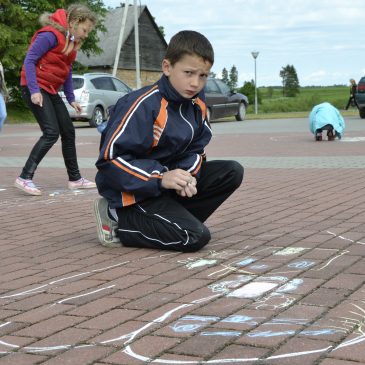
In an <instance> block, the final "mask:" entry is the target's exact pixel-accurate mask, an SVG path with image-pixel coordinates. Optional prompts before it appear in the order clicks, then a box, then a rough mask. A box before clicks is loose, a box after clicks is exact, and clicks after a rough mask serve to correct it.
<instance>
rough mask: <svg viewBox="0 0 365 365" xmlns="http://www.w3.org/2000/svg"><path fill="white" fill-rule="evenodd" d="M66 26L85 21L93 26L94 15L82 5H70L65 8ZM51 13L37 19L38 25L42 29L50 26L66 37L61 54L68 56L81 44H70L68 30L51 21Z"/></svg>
mask: <svg viewBox="0 0 365 365" xmlns="http://www.w3.org/2000/svg"><path fill="white" fill-rule="evenodd" d="M66 13H67V24H68V25H70V23H71V22H75V24H76V25H77V24H79V23H82V22H84V21H86V20H89V21H90V22H91V23H92V24H93V25H94V26H95V24H96V22H97V17H96V15H95V14H94V13H93V12H92V11H91V10H90V9H89V8H88V7H87V6H86V5H84V4H71V5H70V6H69V7H68V8H67V11H66ZM51 15H52V14H51V13H44V14H42V15H41V16H40V17H39V23H40V24H41V26H42V27H44V26H46V25H50V26H52V27H53V28H56V29H57V30H58V31H60V32H61V33H63V34H64V35H65V37H66V44H65V47H64V49H63V50H62V52H63V53H65V54H66V55H68V54H69V53H70V52H71V51H72V50H74V49H75V50H78V49H80V47H81V42H77V43H76V44H75V42H70V37H69V35H70V33H69V29H68V28H67V29H66V28H64V27H63V26H62V25H61V24H59V23H57V22H55V21H53V20H52V19H51V17H50V16H51Z"/></svg>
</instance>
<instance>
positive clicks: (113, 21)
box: [77, 5, 167, 67]
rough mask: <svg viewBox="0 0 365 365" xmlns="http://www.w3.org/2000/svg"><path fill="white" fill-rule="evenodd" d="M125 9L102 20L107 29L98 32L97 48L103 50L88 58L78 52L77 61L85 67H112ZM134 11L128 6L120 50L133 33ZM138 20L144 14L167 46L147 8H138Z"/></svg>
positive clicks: (133, 8) (117, 9)
mask: <svg viewBox="0 0 365 365" xmlns="http://www.w3.org/2000/svg"><path fill="white" fill-rule="evenodd" d="M125 9H126V7H125V6H122V7H119V8H116V9H113V10H110V11H108V13H107V14H106V16H105V18H104V26H105V28H106V29H107V30H106V32H105V33H103V32H101V31H98V34H97V35H98V37H99V42H98V45H99V47H100V48H101V49H102V50H103V52H102V53H100V54H99V55H95V54H93V55H91V56H90V57H88V56H87V55H86V54H85V53H83V52H82V51H80V52H78V55H77V61H79V62H80V63H82V64H84V65H87V66H110V67H112V66H113V65H114V61H115V53H116V50H117V47H118V40H119V35H120V30H121V27H122V19H123V13H124V11H125ZM134 11H135V7H134V6H133V5H129V7H128V13H127V19H126V24H125V29H124V33H123V40H122V49H123V44H124V43H125V42H126V40H127V39H128V37H129V36H130V34H131V33H132V32H133V31H134ZM137 11H138V19H139V18H140V17H141V15H142V14H143V13H146V14H147V16H148V17H149V18H150V20H151V24H152V26H153V28H154V29H155V30H156V33H158V34H159V37H160V38H161V41H162V42H163V43H164V44H165V45H166V46H167V43H166V41H165V39H164V37H163V36H162V34H161V32H160V30H159V28H158V26H157V24H156V23H155V21H154V19H153V17H152V15H151V13H150V12H149V10H148V8H147V6H145V5H143V6H138V7H137Z"/></svg>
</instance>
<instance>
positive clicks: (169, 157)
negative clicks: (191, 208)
mask: <svg viewBox="0 0 365 365" xmlns="http://www.w3.org/2000/svg"><path fill="white" fill-rule="evenodd" d="M204 99H205V97H204V92H203V91H202V92H201V93H200V94H198V95H196V96H195V97H194V98H192V99H186V98H183V97H182V96H181V95H180V94H179V93H178V92H177V91H176V90H175V89H174V88H173V87H172V85H171V84H170V81H169V80H168V78H167V77H166V76H164V75H163V76H162V77H161V78H160V80H159V81H158V82H157V83H156V84H154V85H152V86H147V87H144V88H142V89H139V90H136V91H133V92H131V93H129V94H127V95H125V96H123V97H122V98H121V99H119V100H118V102H117V104H116V105H115V107H114V108H113V110H112V111H111V114H110V118H109V122H108V124H107V127H106V128H105V129H104V131H103V132H102V137H101V143H100V156H99V159H98V161H97V162H96V167H97V169H98V172H97V174H96V178H95V181H96V185H97V187H98V190H99V193H100V195H102V196H103V197H105V198H106V199H107V200H108V202H109V205H110V207H111V208H122V207H126V206H129V205H132V204H135V203H137V202H138V201H142V200H145V199H147V198H151V197H155V196H159V195H160V194H161V193H162V191H163V188H162V187H161V180H162V174H163V172H165V171H168V170H173V169H177V168H179V169H183V170H186V171H189V172H190V173H191V174H192V175H193V176H196V177H197V178H198V177H199V173H200V167H201V164H202V161H203V159H204V157H205V152H204V148H205V146H206V145H207V144H208V142H209V141H210V139H211V137H212V132H211V129H210V126H209V124H208V122H207V112H206V105H205V101H204Z"/></svg>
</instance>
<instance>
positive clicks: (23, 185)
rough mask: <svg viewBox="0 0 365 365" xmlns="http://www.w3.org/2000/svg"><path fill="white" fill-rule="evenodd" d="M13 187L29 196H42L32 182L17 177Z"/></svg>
mask: <svg viewBox="0 0 365 365" xmlns="http://www.w3.org/2000/svg"><path fill="white" fill-rule="evenodd" d="M14 186H15V187H16V188H18V189H20V190H23V191H24V192H25V193H27V194H29V195H42V192H41V191H40V190H39V189H38V188H37V187H36V186H35V185H34V183H33V181H32V180H28V179H23V178H21V177H17V178H16V180H15V183H14Z"/></svg>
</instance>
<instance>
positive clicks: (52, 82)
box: [20, 25, 77, 94]
mask: <svg viewBox="0 0 365 365" xmlns="http://www.w3.org/2000/svg"><path fill="white" fill-rule="evenodd" d="M40 32H52V33H53V34H55V36H56V37H57V46H56V47H55V48H53V49H51V50H49V51H48V52H47V53H45V54H44V55H43V57H41V58H40V59H39V61H38V63H37V65H36V76H37V82H38V85H39V87H40V88H42V89H44V90H46V91H47V92H48V93H50V94H57V92H58V90H59V89H60V87H61V86H62V85H63V84H64V82H65V80H66V78H67V76H68V74H69V73H70V68H71V65H72V63H73V62H74V61H75V58H76V53H77V52H76V51H71V52H70V53H69V54H68V55H66V54H64V53H62V50H63V49H64V48H65V44H66V38H65V35H64V34H62V33H61V32H60V31H58V30H57V29H55V28H53V27H52V26H50V25H48V26H45V27H43V28H41V29H39V30H38V31H37V32H36V33H35V34H34V36H33V38H32V40H31V43H30V46H31V45H32V43H33V42H34V40H35V39H36V37H37V35H38V33H40ZM20 85H22V86H25V85H27V80H26V77H25V67H24V65H23V67H22V72H21V76H20Z"/></svg>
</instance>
